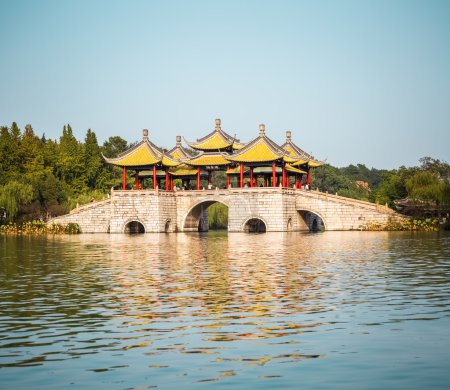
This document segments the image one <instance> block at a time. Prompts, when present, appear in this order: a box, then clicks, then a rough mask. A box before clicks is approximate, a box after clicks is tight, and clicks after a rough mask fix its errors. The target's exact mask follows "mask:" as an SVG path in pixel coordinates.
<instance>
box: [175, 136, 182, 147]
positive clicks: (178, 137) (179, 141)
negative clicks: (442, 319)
mask: <svg viewBox="0 0 450 390" xmlns="http://www.w3.org/2000/svg"><path fill="white" fill-rule="evenodd" d="M176 140H177V146H180V145H181V135H177V138H176Z"/></svg>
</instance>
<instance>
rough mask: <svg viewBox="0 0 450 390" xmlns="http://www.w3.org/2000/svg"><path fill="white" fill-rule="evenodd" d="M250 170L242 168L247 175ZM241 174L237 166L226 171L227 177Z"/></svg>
mask: <svg viewBox="0 0 450 390" xmlns="http://www.w3.org/2000/svg"><path fill="white" fill-rule="evenodd" d="M249 170H250V169H248V168H247V167H244V173H247V172H248V171H249ZM240 173H241V167H239V166H237V167H236V168H231V169H227V175H238V174H240Z"/></svg>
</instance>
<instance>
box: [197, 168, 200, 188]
mask: <svg viewBox="0 0 450 390" xmlns="http://www.w3.org/2000/svg"><path fill="white" fill-rule="evenodd" d="M197 190H200V167H197Z"/></svg>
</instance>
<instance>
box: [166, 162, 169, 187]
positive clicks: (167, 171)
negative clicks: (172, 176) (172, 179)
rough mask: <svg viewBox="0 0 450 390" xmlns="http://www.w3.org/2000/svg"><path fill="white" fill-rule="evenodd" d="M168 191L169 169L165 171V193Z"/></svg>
mask: <svg viewBox="0 0 450 390" xmlns="http://www.w3.org/2000/svg"><path fill="white" fill-rule="evenodd" d="M168 190H169V168H167V169H166V191H168Z"/></svg>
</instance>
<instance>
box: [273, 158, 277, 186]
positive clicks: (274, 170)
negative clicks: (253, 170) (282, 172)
mask: <svg viewBox="0 0 450 390" xmlns="http://www.w3.org/2000/svg"><path fill="white" fill-rule="evenodd" d="M276 177H277V168H276V166H275V161H274V162H273V163H272V187H276V186H277V183H276V180H277V179H276Z"/></svg>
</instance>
